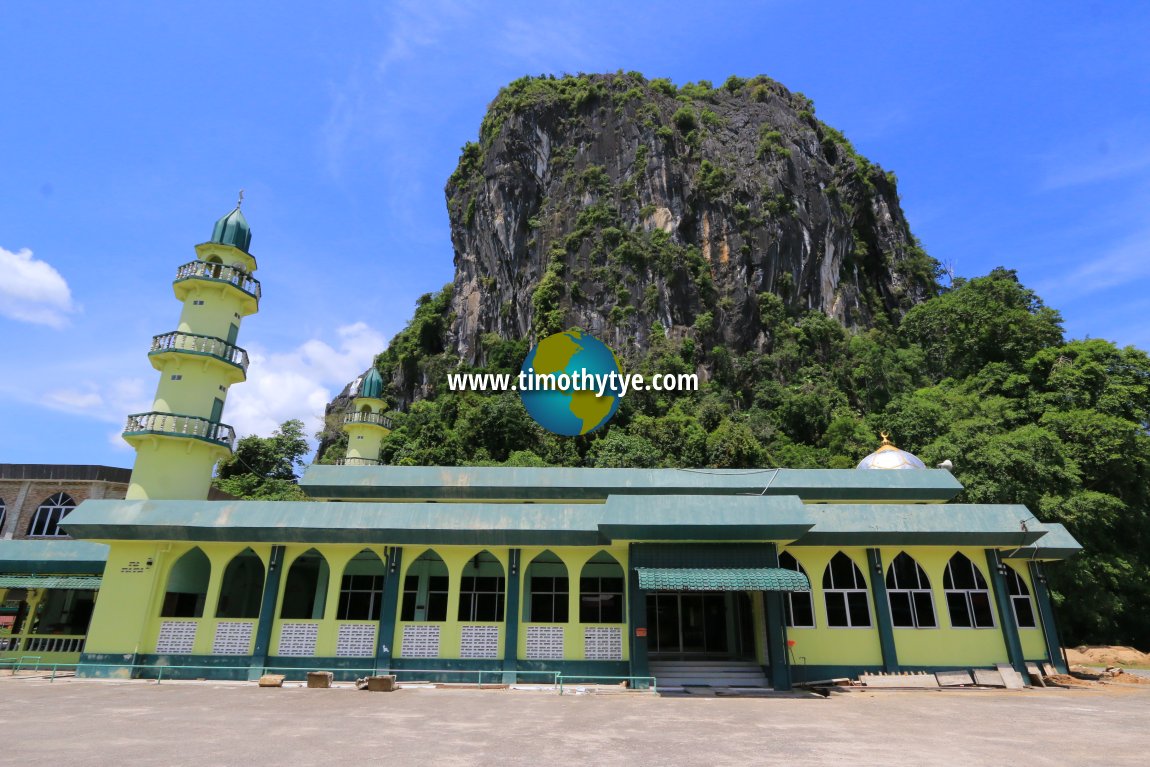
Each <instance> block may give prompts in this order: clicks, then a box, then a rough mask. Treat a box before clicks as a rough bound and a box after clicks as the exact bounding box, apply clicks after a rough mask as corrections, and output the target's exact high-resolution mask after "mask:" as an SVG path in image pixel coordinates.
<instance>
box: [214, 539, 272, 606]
mask: <svg viewBox="0 0 1150 767" xmlns="http://www.w3.org/2000/svg"><path fill="white" fill-rule="evenodd" d="M263 599H264V562H263V560H262V559H260V557H259V555H258V554H256V553H255V551H253V550H252V548H251V547H250V546H249V547H248V548H246V549H244V550H243V551H241V552H240V553H239V554H236V555H235V556H234V557H232V560H231V561H230V562H228V566H227V567H225V568H224V578H223V582H222V583H221V585H220V598H219V600H218V601H217V602H216V617H217V618H258V617H260V605H261V603H262V602H263Z"/></svg>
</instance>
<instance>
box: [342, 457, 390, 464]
mask: <svg viewBox="0 0 1150 767" xmlns="http://www.w3.org/2000/svg"><path fill="white" fill-rule="evenodd" d="M335 465H336V466H383V461H379V460H376V459H375V458H357V457H354V456H353V457H351V458H337V459H335Z"/></svg>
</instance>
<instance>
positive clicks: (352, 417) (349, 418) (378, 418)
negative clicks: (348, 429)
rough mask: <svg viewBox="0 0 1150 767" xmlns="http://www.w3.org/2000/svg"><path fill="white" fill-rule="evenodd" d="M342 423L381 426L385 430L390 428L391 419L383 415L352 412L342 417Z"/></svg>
mask: <svg viewBox="0 0 1150 767" xmlns="http://www.w3.org/2000/svg"><path fill="white" fill-rule="evenodd" d="M343 422H344V423H369V424H372V425H374V426H382V427H383V428H385V429H390V428H391V419H390V418H389V417H387V416H385V415H384V414H383V413H361V412H359V411H357V410H353V411H351V412H350V413H346V414H345V415H344V417H343Z"/></svg>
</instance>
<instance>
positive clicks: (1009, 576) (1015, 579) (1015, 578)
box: [1005, 565, 1038, 629]
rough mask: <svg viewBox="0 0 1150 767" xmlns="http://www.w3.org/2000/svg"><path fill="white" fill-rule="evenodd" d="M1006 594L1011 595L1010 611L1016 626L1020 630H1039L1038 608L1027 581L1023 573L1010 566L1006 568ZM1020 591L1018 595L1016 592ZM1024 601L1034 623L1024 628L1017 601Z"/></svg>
mask: <svg viewBox="0 0 1150 767" xmlns="http://www.w3.org/2000/svg"><path fill="white" fill-rule="evenodd" d="M1005 580H1006V593H1007V594H1009V595H1010V611H1011V612H1012V613H1013V614H1014V625H1015V626H1017V627H1018V628H1020V629H1036V628H1038V606H1037V605H1035V603H1034V599H1033V598H1031V596H1030V587H1029V586H1027V585H1026V580H1025V579H1024V578H1023V577H1022V573H1020V572H1018V571H1017V570H1015V569H1014V568H1013V567H1011V566H1010V565H1007V566H1006V575H1005ZM1016 589H1017V590H1018V591H1017V593H1016V591H1015V590H1016ZM1019 599H1021V600H1023V601H1024V602H1026V603H1027V604H1028V605H1029V606H1030V619H1031V621H1033V622H1032V623H1031V624H1030V625H1029V626H1023V625H1022V622H1021V621H1019V620H1018V606H1017V603H1016V600H1019Z"/></svg>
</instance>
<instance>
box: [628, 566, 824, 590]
mask: <svg viewBox="0 0 1150 767" xmlns="http://www.w3.org/2000/svg"><path fill="white" fill-rule="evenodd" d="M635 569H636V570H637V571H638V573H639V588H641V589H643V590H644V591H810V590H811V583H810V581H808V580H807V576H805V575H803V574H802V573H799V572H795V571H794V570H788V569H786V568H785V567H729V568H719V567H714V568H694V567H637V568H635Z"/></svg>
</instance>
